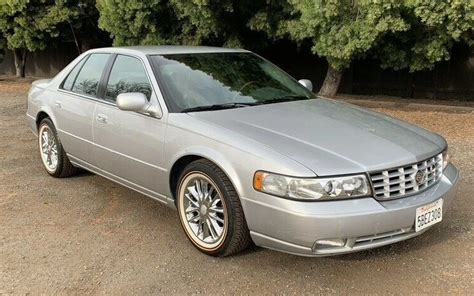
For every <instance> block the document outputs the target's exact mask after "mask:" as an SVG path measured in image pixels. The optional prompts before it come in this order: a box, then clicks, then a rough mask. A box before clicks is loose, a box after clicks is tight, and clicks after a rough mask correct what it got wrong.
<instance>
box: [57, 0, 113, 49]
mask: <svg viewBox="0 0 474 296" xmlns="http://www.w3.org/2000/svg"><path fill="white" fill-rule="evenodd" d="M66 5H67V7H68V9H70V10H71V11H72V17H71V19H69V20H68V21H67V22H65V23H63V24H61V26H60V27H59V28H60V32H61V33H60V34H61V36H60V38H62V39H67V38H71V39H72V40H73V41H74V43H75V44H76V47H77V50H78V52H79V53H82V52H84V51H86V50H88V49H90V48H94V47H103V46H109V45H110V44H111V43H112V41H111V39H110V38H109V34H108V33H107V32H105V31H102V30H101V29H99V27H98V20H99V11H98V10H97V7H96V1H95V0H67V2H66Z"/></svg>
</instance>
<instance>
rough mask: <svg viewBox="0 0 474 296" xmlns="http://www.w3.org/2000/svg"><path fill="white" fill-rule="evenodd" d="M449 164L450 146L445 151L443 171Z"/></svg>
mask: <svg viewBox="0 0 474 296" xmlns="http://www.w3.org/2000/svg"><path fill="white" fill-rule="evenodd" d="M448 164H449V154H448V147H446V149H445V150H444V151H443V171H444V169H445V168H446V167H447V166H448Z"/></svg>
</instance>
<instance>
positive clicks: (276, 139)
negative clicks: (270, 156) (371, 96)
mask: <svg viewBox="0 0 474 296" xmlns="http://www.w3.org/2000/svg"><path fill="white" fill-rule="evenodd" d="M190 115H191V116H193V117H195V118H198V119H200V120H203V121H206V122H208V123H210V124H214V125H217V126H220V127H222V128H225V129H226V130H230V131H232V132H236V133H238V134H240V135H242V136H244V137H247V138H251V139H253V140H256V141H258V142H260V143H261V144H263V145H266V146H268V147H270V148H272V149H273V150H275V151H277V152H279V153H281V154H283V155H286V156H287V157H290V158H292V159H293V160H295V161H297V162H299V163H300V164H302V165H304V166H306V167H307V168H309V169H311V170H312V171H313V172H314V173H315V174H317V175H321V176H322V175H335V174H347V173H357V172H367V171H375V170H380V169H386V168H391V167H397V166H400V165H405V164H409V163H414V162H418V161H420V160H423V159H426V158H428V157H431V156H433V155H435V154H436V153H439V152H441V151H442V150H443V149H444V148H445V146H446V142H445V141H444V139H443V138H442V137H440V136H439V135H437V134H434V133H432V132H429V131H427V130H425V129H422V128H419V127H416V126H414V125H411V124H408V123H406V122H403V121H400V120H397V119H394V118H392V117H389V116H386V115H383V114H380V113H377V112H373V111H369V110H366V109H364V108H360V107H357V106H354V105H350V104H347V103H343V102H339V101H335V100H329V99H313V100H302V101H295V102H286V103H276V104H268V105H259V106H253V107H243V108H238V109H228V110H221V111H208V112H194V113H190ZM224 132H225V131H224ZM249 143H250V142H249ZM253 143H254V142H253ZM242 145H247V144H246V143H242ZM247 148H248V147H247Z"/></svg>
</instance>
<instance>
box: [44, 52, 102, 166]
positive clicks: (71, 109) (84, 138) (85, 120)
mask: <svg viewBox="0 0 474 296" xmlns="http://www.w3.org/2000/svg"><path fill="white" fill-rule="evenodd" d="M110 56H111V55H110V54H107V53H93V54H90V55H88V56H86V57H84V58H83V59H82V60H81V61H80V62H79V63H78V64H77V65H76V66H75V67H74V68H73V69H72V70H71V72H70V73H69V75H68V76H67V77H66V79H65V80H64V81H63V83H62V84H61V86H60V88H59V95H58V96H55V98H54V99H53V100H54V101H53V102H52V107H53V109H54V114H55V116H56V124H57V127H56V128H57V130H58V134H59V138H60V139H61V143H62V145H63V146H64V149H65V150H66V151H67V153H68V154H69V155H70V156H71V159H72V160H73V161H74V160H76V161H77V160H82V161H85V162H88V163H90V162H93V159H94V158H93V153H91V151H92V140H93V139H92V121H93V117H94V110H95V105H96V100H97V96H98V92H99V84H100V81H101V77H102V74H103V72H104V69H105V67H106V65H107V62H108V60H109V58H110Z"/></svg>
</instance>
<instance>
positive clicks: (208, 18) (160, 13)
mask: <svg viewBox="0 0 474 296" xmlns="http://www.w3.org/2000/svg"><path fill="white" fill-rule="evenodd" d="M264 5H265V1H264V0H257V1H253V0H240V1H239V0H169V1H166V0H152V1H140V0H98V2H97V7H98V9H99V11H100V19H99V26H100V28H102V29H104V30H106V31H108V32H110V33H111V35H112V37H113V38H114V45H137V44H142V45H147V44H184V45H203V44H205V45H217V46H228V47H242V46H252V47H253V46H257V45H260V44H262V42H264V41H265V38H262V37H265V35H263V34H261V33H259V32H255V31H252V30H251V29H250V28H249V27H248V26H247V23H248V21H249V20H250V18H252V17H253V15H254V13H255V11H256V10H257V8H259V7H262V6H264ZM262 39H263V40H262Z"/></svg>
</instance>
